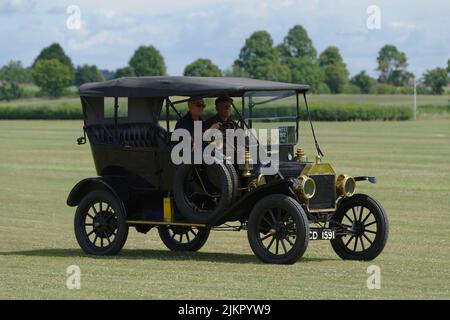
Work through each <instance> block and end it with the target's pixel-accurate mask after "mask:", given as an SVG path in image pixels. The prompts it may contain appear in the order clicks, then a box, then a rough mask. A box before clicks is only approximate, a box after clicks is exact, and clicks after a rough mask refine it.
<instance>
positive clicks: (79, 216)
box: [74, 190, 128, 256]
mask: <svg viewBox="0 0 450 320" xmlns="http://www.w3.org/2000/svg"><path fill="white" fill-rule="evenodd" d="M99 202H102V203H104V204H106V205H107V206H110V207H111V208H112V210H113V218H114V219H115V224H116V225H117V226H116V229H115V230H114V231H115V233H116V234H115V237H114V239H113V240H112V241H111V242H110V244H108V245H107V246H104V247H103V246H102V247H98V246H96V245H95V243H96V240H93V241H91V240H90V238H89V236H90V235H89V233H88V232H87V230H86V226H85V223H86V219H87V217H89V215H91V216H94V217H95V216H98V214H94V213H93V212H91V213H89V214H88V211H89V210H90V208H91V207H92V206H93V205H95V204H97V203H99ZM102 212H103V211H102ZM105 212H108V207H107V208H106V211H105ZM74 230H75V237H76V239H77V242H78V244H79V245H80V247H81V249H82V250H83V251H84V252H85V253H86V254H89V255H96V256H114V255H116V254H118V253H119V252H120V250H122V248H123V246H124V245H125V242H126V241H127V237H128V225H127V223H126V213H125V212H124V209H123V206H122V203H121V202H120V200H119V199H117V198H116V197H115V196H114V195H113V194H111V193H110V192H107V191H104V190H95V191H92V192H90V193H88V194H87V195H86V196H85V197H84V198H83V199H82V200H81V202H80V203H79V205H78V207H77V210H76V212H75V219H74ZM92 235H93V236H94V239H95V237H97V239H98V235H97V232H94V233H93V234H92ZM100 239H101V244H102V245H103V240H104V239H105V238H103V236H100ZM108 239H109V238H108Z"/></svg>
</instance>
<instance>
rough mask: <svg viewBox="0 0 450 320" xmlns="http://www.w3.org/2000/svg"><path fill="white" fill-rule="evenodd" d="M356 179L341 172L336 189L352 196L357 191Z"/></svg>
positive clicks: (342, 194) (344, 195)
mask: <svg viewBox="0 0 450 320" xmlns="http://www.w3.org/2000/svg"><path fill="white" fill-rule="evenodd" d="M355 188H356V181H355V179H354V178H353V177H351V176H349V175H346V174H341V175H339V176H338V177H337V179H336V191H337V192H338V194H340V195H341V196H343V197H351V196H352V195H353V194H354V193H355Z"/></svg>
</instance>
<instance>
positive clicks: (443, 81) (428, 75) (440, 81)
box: [424, 68, 448, 94]
mask: <svg viewBox="0 0 450 320" xmlns="http://www.w3.org/2000/svg"><path fill="white" fill-rule="evenodd" d="M424 83H425V84H426V85H427V86H428V87H430V88H431V90H432V91H433V93H434V94H442V93H443V92H444V87H445V86H446V85H447V84H448V72H447V70H446V69H444V68H436V69H433V70H427V71H426V72H425V74H424Z"/></svg>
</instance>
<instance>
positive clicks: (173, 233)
mask: <svg viewBox="0 0 450 320" xmlns="http://www.w3.org/2000/svg"><path fill="white" fill-rule="evenodd" d="M158 233H159V237H160V238H161V240H162V242H163V243H164V244H165V246H166V247H167V248H168V249H170V250H172V251H198V250H200V249H201V247H203V245H204V244H205V243H206V240H208V237H209V229H208V228H198V229H196V228H192V227H188V226H161V227H159V228H158Z"/></svg>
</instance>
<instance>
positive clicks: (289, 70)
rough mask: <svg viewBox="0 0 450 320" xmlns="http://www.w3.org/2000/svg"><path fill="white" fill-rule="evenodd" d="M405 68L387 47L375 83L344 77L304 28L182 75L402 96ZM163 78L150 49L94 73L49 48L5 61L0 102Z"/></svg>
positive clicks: (441, 77)
mask: <svg viewBox="0 0 450 320" xmlns="http://www.w3.org/2000/svg"><path fill="white" fill-rule="evenodd" d="M407 67H408V61H407V57H406V54H405V53H404V52H401V51H400V50H398V49H397V47H395V46H394V45H392V44H387V45H385V46H383V47H382V48H381V49H380V51H379V52H378V56H377V69H376V70H377V72H378V78H376V79H375V78H372V77H370V76H369V75H368V74H367V72H366V71H365V70H362V71H361V72H359V73H358V74H356V75H355V76H353V77H351V78H350V77H349V72H348V69H347V66H346V64H345V62H344V60H343V58H342V56H341V54H340V51H339V49H338V48H337V47H335V46H330V47H328V48H326V49H325V50H324V51H323V52H321V53H320V54H318V53H317V50H316V49H315V47H314V45H313V41H312V40H311V38H310V37H309V36H308V33H307V31H306V30H305V28H303V27H302V26H300V25H296V26H294V27H293V28H291V29H290V30H289V32H288V33H287V35H286V36H285V37H284V39H283V41H282V43H280V44H277V45H275V44H274V43H273V40H272V37H271V35H270V34H269V33H268V32H267V31H256V32H254V33H253V34H252V35H250V37H248V38H247V39H246V40H245V43H244V45H243V47H242V48H241V50H240V52H239V55H238V58H237V59H236V60H235V61H234V63H233V65H232V66H231V67H230V68H228V69H226V70H220V68H219V67H218V66H217V65H216V64H214V63H213V62H212V61H211V60H210V59H207V58H200V59H197V60H195V61H194V62H192V63H190V64H189V65H187V66H186V67H185V69H184V72H183V74H184V75H185V76H202V77H220V76H237V77H250V78H255V79H262V80H273V81H283V82H293V83H306V84H309V85H310V86H311V90H312V92H315V93H398V92H401V93H407V92H409V91H408V90H410V83H411V80H412V79H413V78H414V75H413V74H412V73H411V72H409V71H408V70H407ZM166 73H167V68H166V64H165V60H164V57H163V56H162V54H161V53H160V51H159V50H158V49H157V48H156V47H154V46H152V45H150V46H140V47H139V48H137V49H136V51H135V52H134V54H133V55H132V57H131V58H130V60H129V62H128V65H127V66H124V67H122V68H119V69H117V70H115V71H114V72H112V71H108V70H99V69H98V68H97V67H96V66H95V65H81V66H76V67H75V66H74V64H73V62H72V60H71V59H70V57H69V56H68V55H67V54H66V53H65V52H64V50H63V48H62V47H61V46H60V45H59V44H58V43H54V44H51V45H50V46H49V47H46V48H44V49H43V50H42V51H41V52H40V53H39V55H38V56H37V57H36V59H35V60H34V62H33V64H32V65H31V67H28V68H25V67H23V66H22V63H21V62H20V61H11V62H10V63H8V64H7V65H5V66H3V67H2V68H1V69H0V99H2V98H3V99H7V100H9V99H14V98H18V97H20V96H21V95H22V94H23V92H21V90H22V89H21V88H20V86H19V85H18V84H20V83H34V84H36V85H37V86H39V87H40V89H41V92H42V94H44V95H48V96H52V97H58V96H61V95H64V94H65V91H66V90H67V88H68V87H69V86H71V85H76V86H79V85H81V84H83V83H86V82H97V81H103V80H109V79H112V78H120V77H125V76H159V75H166ZM449 73H450V59H449V61H448V65H447V66H446V68H443V67H438V68H435V69H432V70H427V71H426V72H425V73H424V74H423V77H422V82H423V84H424V85H423V86H419V93H429V92H431V93H434V94H442V93H443V92H444V87H445V86H446V85H447V84H448V82H449Z"/></svg>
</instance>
